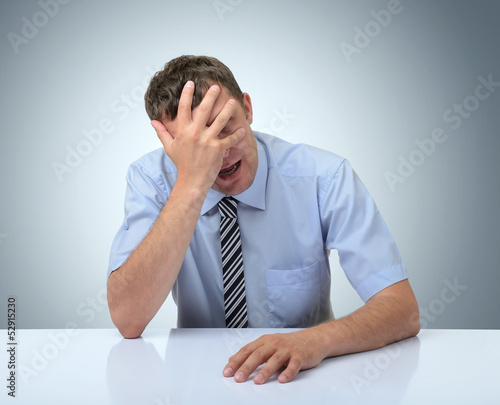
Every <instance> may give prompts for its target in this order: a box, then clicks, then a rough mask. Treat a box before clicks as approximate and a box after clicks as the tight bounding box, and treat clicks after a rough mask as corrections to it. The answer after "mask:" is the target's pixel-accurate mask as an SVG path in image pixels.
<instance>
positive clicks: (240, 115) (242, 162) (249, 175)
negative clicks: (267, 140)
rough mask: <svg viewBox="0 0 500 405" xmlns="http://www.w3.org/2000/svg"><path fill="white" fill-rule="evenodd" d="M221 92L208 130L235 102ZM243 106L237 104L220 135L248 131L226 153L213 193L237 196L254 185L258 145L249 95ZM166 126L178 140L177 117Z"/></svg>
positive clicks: (226, 92)
mask: <svg viewBox="0 0 500 405" xmlns="http://www.w3.org/2000/svg"><path fill="white" fill-rule="evenodd" d="M221 89H222V90H221V94H220V95H219V97H218V98H217V100H216V101H215V104H214V107H213V108H212V112H211V114H210V117H209V119H208V121H207V126H210V125H211V124H212V123H213V121H214V120H215V118H216V117H217V115H218V114H219V113H220V112H221V110H222V108H223V107H224V105H225V104H226V102H227V101H228V100H229V99H231V98H232V99H234V97H232V96H231V94H230V93H229V92H228V91H227V90H226V89H225V88H224V87H221ZM243 104H244V108H243V107H242V106H241V104H240V103H239V102H236V105H235V108H234V111H233V114H232V115H231V118H230V119H229V121H228V123H227V124H226V126H225V127H224V128H223V130H222V131H221V133H220V134H219V137H220V138H224V137H226V136H228V135H231V134H232V133H234V132H236V130H237V129H239V128H243V129H245V135H244V137H243V138H242V139H241V140H240V141H239V142H238V143H237V144H236V145H234V146H233V147H232V148H230V149H229V150H228V152H227V153H226V156H225V157H224V160H223V162H222V168H221V170H220V172H219V175H218V176H217V178H216V179H215V182H214V184H213V185H212V188H213V189H214V190H216V191H219V192H221V193H223V194H226V195H237V194H240V193H242V192H243V191H245V190H246V189H248V188H249V187H250V186H251V185H252V183H253V181H254V179H255V173H256V172H257V165H258V156H257V141H256V139H255V136H254V134H253V132H252V129H251V128H250V124H252V121H253V115H252V114H253V111H252V102H251V100H250V96H249V95H248V94H247V93H244V94H243ZM197 109H198V107H196V108H194V110H193V114H194V113H195V112H196V110H197ZM245 112H246V115H245ZM163 124H164V125H165V127H166V128H167V130H168V131H169V132H170V134H172V136H173V137H174V138H175V134H176V129H177V124H178V122H177V117H176V118H175V119H174V120H171V121H164V122H163Z"/></svg>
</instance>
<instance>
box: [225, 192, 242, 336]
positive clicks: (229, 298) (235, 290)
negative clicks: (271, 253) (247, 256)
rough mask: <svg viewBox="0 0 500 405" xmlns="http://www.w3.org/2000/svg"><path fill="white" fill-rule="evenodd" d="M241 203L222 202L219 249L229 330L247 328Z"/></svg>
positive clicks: (228, 198) (233, 200)
mask: <svg viewBox="0 0 500 405" xmlns="http://www.w3.org/2000/svg"><path fill="white" fill-rule="evenodd" d="M237 206H238V201H236V200H235V199H234V198H232V197H225V198H223V199H222V200H220V201H219V204H218V207H219V212H220V246H221V252H222V281H223V283H222V284H223V287H224V312H225V315H226V327H228V328H248V315H247V302H246V296H245V278H244V275H243V254H242V252H241V238H240V228H239V226H238V218H237V214H236V212H237Z"/></svg>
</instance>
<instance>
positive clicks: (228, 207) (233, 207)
mask: <svg viewBox="0 0 500 405" xmlns="http://www.w3.org/2000/svg"><path fill="white" fill-rule="evenodd" d="M218 206H219V212H220V216H221V217H223V218H236V211H237V208H238V201H236V200H235V199H234V198H233V197H224V198H223V199H222V200H220V201H219V204H218Z"/></svg>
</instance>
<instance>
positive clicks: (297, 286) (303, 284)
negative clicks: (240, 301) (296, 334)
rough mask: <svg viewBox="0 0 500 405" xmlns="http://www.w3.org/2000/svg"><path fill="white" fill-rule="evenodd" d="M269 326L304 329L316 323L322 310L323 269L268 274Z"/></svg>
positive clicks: (316, 264)
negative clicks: (321, 271) (321, 273)
mask: <svg viewBox="0 0 500 405" xmlns="http://www.w3.org/2000/svg"><path fill="white" fill-rule="evenodd" d="M266 281H267V298H268V305H269V308H268V309H269V324H270V326H271V327H272V328H302V327H307V326H311V325H313V324H314V323H316V322H317V319H318V317H319V310H320V288H321V277H320V266H319V262H315V263H313V264H311V265H310V266H307V267H303V268H299V269H292V270H282V269H280V270H276V269H269V270H267V271H266Z"/></svg>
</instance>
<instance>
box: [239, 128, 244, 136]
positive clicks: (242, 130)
mask: <svg viewBox="0 0 500 405" xmlns="http://www.w3.org/2000/svg"><path fill="white" fill-rule="evenodd" d="M238 132H239V133H240V135H241V136H243V135H245V130H244V129H243V128H240V129H238Z"/></svg>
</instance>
